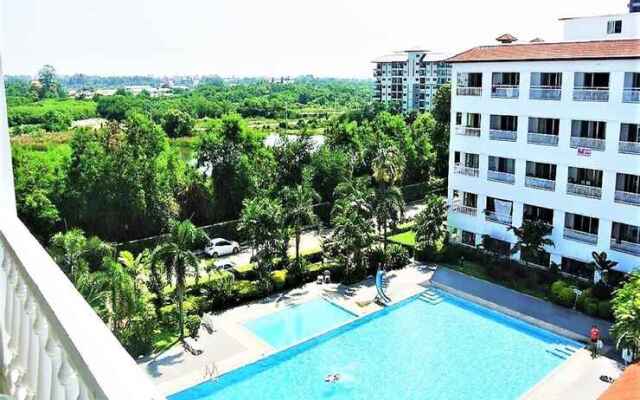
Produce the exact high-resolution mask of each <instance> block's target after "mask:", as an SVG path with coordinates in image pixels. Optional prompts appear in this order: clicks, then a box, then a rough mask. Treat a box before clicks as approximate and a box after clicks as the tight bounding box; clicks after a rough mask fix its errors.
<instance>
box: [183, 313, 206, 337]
mask: <svg viewBox="0 0 640 400" xmlns="http://www.w3.org/2000/svg"><path fill="white" fill-rule="evenodd" d="M201 323H202V322H201V320H200V317H199V316H197V315H193V314H191V315H188V316H187V318H186V319H185V321H184V325H185V328H186V330H187V335H188V336H189V337H192V338H194V339H195V338H196V337H197V336H198V331H199V330H200V324H201Z"/></svg>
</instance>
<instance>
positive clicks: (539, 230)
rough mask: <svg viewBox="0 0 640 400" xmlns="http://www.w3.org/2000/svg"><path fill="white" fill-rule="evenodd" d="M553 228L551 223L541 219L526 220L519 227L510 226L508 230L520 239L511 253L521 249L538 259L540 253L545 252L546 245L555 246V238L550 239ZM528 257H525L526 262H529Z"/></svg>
mask: <svg viewBox="0 0 640 400" xmlns="http://www.w3.org/2000/svg"><path fill="white" fill-rule="evenodd" d="M552 229H553V228H552V226H551V225H549V224H547V223H545V222H544V221H541V220H536V221H530V220H525V221H523V223H522V226H521V227H519V228H518V227H515V226H510V227H509V228H508V230H510V231H512V232H513V233H514V235H515V236H516V238H517V239H518V240H517V242H516V243H515V244H514V245H513V248H512V249H511V253H512V254H515V253H517V252H519V251H520V252H523V253H526V254H527V255H528V256H529V257H533V258H534V259H536V258H537V256H538V255H539V254H541V253H544V251H545V250H544V247H545V246H555V243H554V242H553V240H551V239H549V235H551V232H552ZM528 259H529V258H527V257H525V258H524V261H525V263H528V261H527V260H528Z"/></svg>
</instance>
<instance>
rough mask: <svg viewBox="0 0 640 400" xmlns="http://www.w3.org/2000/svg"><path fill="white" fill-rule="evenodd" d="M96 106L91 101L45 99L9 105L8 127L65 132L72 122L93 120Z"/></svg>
mask: <svg viewBox="0 0 640 400" xmlns="http://www.w3.org/2000/svg"><path fill="white" fill-rule="evenodd" d="M95 116H96V104H95V103H94V102H93V101H85V100H73V99H46V100H42V101H37V102H24V103H22V104H19V105H14V106H12V105H10V106H9V109H8V115H7V117H8V120H9V126H11V127H17V126H20V125H38V126H42V127H43V128H45V129H46V130H47V131H49V132H56V131H65V130H67V129H68V128H69V126H70V125H71V121H72V120H79V119H86V118H93V117H95Z"/></svg>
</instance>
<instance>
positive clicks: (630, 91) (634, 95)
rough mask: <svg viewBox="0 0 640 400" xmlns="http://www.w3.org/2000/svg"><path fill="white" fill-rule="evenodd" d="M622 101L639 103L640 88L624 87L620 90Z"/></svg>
mask: <svg viewBox="0 0 640 400" xmlns="http://www.w3.org/2000/svg"><path fill="white" fill-rule="evenodd" d="M622 101H623V102H624V103H640V89H639V88H625V89H624V92H622Z"/></svg>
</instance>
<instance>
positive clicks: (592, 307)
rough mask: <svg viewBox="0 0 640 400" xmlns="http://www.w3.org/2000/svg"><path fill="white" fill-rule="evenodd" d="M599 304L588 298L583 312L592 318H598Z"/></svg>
mask: <svg viewBox="0 0 640 400" xmlns="http://www.w3.org/2000/svg"><path fill="white" fill-rule="evenodd" d="M598 307H599V303H598V301H597V300H595V299H594V298H593V297H591V298H589V299H588V300H587V301H586V303H585V305H584V312H586V313H587V314H588V315H591V316H592V317H597V316H598Z"/></svg>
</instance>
